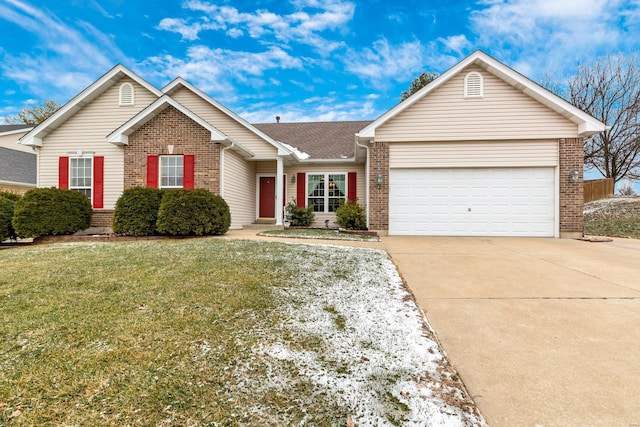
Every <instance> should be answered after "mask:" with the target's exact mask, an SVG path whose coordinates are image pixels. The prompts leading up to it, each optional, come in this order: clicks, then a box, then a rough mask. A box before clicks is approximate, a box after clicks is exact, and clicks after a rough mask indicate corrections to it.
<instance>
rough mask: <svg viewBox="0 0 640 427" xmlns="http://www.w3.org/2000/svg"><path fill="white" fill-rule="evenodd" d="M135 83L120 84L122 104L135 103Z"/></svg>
mask: <svg viewBox="0 0 640 427" xmlns="http://www.w3.org/2000/svg"><path fill="white" fill-rule="evenodd" d="M133 101H134V99H133V85H132V84H131V83H123V84H122V85H120V105H121V106H122V105H133Z"/></svg>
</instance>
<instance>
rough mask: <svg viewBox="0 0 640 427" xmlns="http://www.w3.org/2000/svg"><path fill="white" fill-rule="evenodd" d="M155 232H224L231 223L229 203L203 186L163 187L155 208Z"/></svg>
mask: <svg viewBox="0 0 640 427" xmlns="http://www.w3.org/2000/svg"><path fill="white" fill-rule="evenodd" d="M157 225H158V232H160V233H162V234H168V235H171V236H202V235H209V234H224V233H226V232H227V230H229V226H230V225H231V214H230V212H229V205H227V202H225V201H224V199H223V198H222V197H220V196H216V195H214V194H212V193H210V192H209V191H207V190H204V189H196V190H169V191H165V193H164V196H162V202H161V203H160V210H159V211H158V222H157Z"/></svg>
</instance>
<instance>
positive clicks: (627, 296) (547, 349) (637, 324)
mask: <svg viewBox="0 0 640 427" xmlns="http://www.w3.org/2000/svg"><path fill="white" fill-rule="evenodd" d="M383 243H384V245H385V246H386V249H387V251H388V252H389V254H390V255H391V257H392V259H393V260H394V262H395V263H396V265H397V266H398V268H399V270H400V273H401V274H402V276H403V277H404V279H405V280H406V281H407V283H408V284H409V287H410V288H411V289H412V291H413V292H414V294H415V296H416V298H417V300H418V303H419V304H420V305H421V306H422V308H423V309H424V311H425V312H426V314H427V317H428V318H429V321H430V323H431V325H432V326H433V328H434V329H435V331H436V333H437V335H438V337H439V338H440V341H441V343H442V346H443V347H444V349H445V350H446V351H447V352H448V354H449V356H450V359H451V361H452V363H453V365H454V366H455V367H456V368H457V370H458V372H459V373H460V375H461V377H462V379H463V381H464V382H465V384H466V385H467V388H468V390H469V392H470V393H471V395H472V396H473V398H474V399H475V401H476V402H477V404H478V406H479V408H480V411H481V412H482V414H483V415H484V416H485V418H486V420H487V422H488V423H489V425H491V426H596V425H602V426H624V427H629V426H632V427H640V240H625V239H616V240H615V241H614V242H612V243H589V242H582V241H577V240H570V239H533V238H530V239H526V238H450V237H442V238H438V237H385V238H383Z"/></svg>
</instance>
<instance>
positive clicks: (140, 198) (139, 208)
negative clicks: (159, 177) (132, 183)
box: [112, 187, 163, 236]
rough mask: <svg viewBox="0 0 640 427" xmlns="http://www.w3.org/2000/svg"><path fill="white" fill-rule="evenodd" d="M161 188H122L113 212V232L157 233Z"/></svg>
mask: <svg viewBox="0 0 640 427" xmlns="http://www.w3.org/2000/svg"><path fill="white" fill-rule="evenodd" d="M162 194H163V193H162V190H158V189H157V188H142V187H136V188H129V189H127V190H124V192H123V193H122V195H121V196H120V198H119V199H118V201H117V202H116V209H115V212H114V214H113V224H112V225H113V232H114V233H116V234H120V235H124V236H152V235H154V234H157V232H158V229H157V225H156V222H157V221H158V211H159V210H160V202H161V201H162Z"/></svg>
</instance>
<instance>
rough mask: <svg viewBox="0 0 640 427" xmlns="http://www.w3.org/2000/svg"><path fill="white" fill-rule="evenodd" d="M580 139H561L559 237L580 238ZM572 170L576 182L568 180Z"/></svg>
mask: <svg viewBox="0 0 640 427" xmlns="http://www.w3.org/2000/svg"><path fill="white" fill-rule="evenodd" d="M583 144H584V143H583V140H582V138H561V139H559V140H558V145H559V151H560V159H559V160H560V174H559V179H560V183H559V184H560V237H580V236H582V230H583V228H582V226H583V221H584V217H583V205H584V187H583V180H582V171H583V166H584V145H583ZM572 169H575V170H576V171H577V172H578V182H577V183H572V182H571V181H570V180H569V173H570V172H571V170H572Z"/></svg>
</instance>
